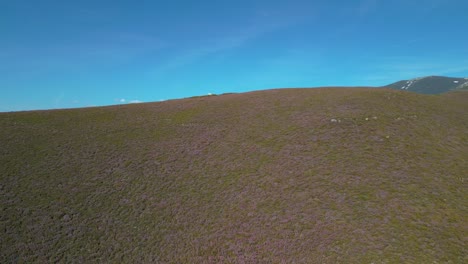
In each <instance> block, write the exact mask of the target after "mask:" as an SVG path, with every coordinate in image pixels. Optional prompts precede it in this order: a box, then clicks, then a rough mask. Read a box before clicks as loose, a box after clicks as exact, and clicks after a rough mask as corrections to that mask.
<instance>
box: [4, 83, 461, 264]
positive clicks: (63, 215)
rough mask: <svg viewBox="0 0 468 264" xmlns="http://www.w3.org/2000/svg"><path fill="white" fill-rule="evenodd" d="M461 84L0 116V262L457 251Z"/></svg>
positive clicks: (374, 256) (453, 259) (276, 93)
mask: <svg viewBox="0 0 468 264" xmlns="http://www.w3.org/2000/svg"><path fill="white" fill-rule="evenodd" d="M467 112H468V93H467V92H456V93H449V94H444V95H437V96H435V95H419V94H414V93H409V92H404V91H393V90H386V89H346V88H342V89H285V90H270V91H262V92H252V93H246V94H229V95H221V96H209V97H198V98H191V99H184V100H174V101H166V102H159V103H148V104H138V105H124V106H114V107H103V108H89V109H76V110H55V111H37V112H17V113H3V114H0V128H1V129H0V145H1V148H0V171H1V174H0V210H1V211H0V262H1V263H11V262H13V263H15V262H20V263H30V262H41V263H43V262H67V263H68V262H114V263H115V262H130V263H140V262H158V263H466V262H468V251H467V249H466V248H468V247H467V242H468V241H467V238H468V224H467V222H466V219H468V210H467V198H468V195H467V189H466V184H467V178H466V176H467V173H466V172H467V171H468V163H467V161H468V134H467V131H468V115H467V114H466V113H467Z"/></svg>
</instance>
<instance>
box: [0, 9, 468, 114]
mask: <svg viewBox="0 0 468 264" xmlns="http://www.w3.org/2000/svg"><path fill="white" fill-rule="evenodd" d="M467 27H468V1H466V0H425V1H422V0H421V1H419V0H394V1H386V0H355V1H354V0H348V1H345V0H343V1H337V0H335V1H333V0H328V1H296V0H289V1H274V0H269V1H255V0H251V1H244V0H236V1H232V0H231V1H223V0H217V1H214V0H213V1H212V0H210V1H178V0H172V1H158V0H153V1H142V0H140V1H136V0H134V1H130V0H120V1H119V0H112V1H110V0H108V1H107V0H105V1H104V0H80V1H66V0H56V1H52V0H41V1H36V0H14V1H13V0H11V1H10V0H0V92H1V93H0V111H17V110H32V109H52V108H72V107H86V106H100V105H111V104H119V103H130V102H140V101H143V102H151V101H160V100H166V99H173V98H182V97H189V96H194V95H205V94H208V93H215V94H221V93H226V92H245V91H251V90H259V89H268V88H280V87H316V86H335V85H336V86H360V85H365V86H377V85H384V84H388V83H391V82H394V81H397V80H400V79H409V78H414V77H419V76H426V75H445V76H453V77H468V34H466V32H467V31H466V30H467Z"/></svg>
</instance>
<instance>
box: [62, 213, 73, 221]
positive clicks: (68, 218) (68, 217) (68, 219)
mask: <svg viewBox="0 0 468 264" xmlns="http://www.w3.org/2000/svg"><path fill="white" fill-rule="evenodd" d="M70 219H71V217H70V216H69V215H68V214H64V215H63V216H62V220H63V221H65V222H68V221H70Z"/></svg>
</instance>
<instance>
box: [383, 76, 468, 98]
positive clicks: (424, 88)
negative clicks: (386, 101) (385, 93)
mask: <svg viewBox="0 0 468 264" xmlns="http://www.w3.org/2000/svg"><path fill="white" fill-rule="evenodd" d="M382 87H384V88H390V89H396V90H408V91H412V92H417V93H423V94H441V93H445V92H448V91H456V90H462V89H467V88H468V78H457V77H445V76H425V77H417V78H413V79H409V80H401V81H397V82H394V83H391V84H388V85H385V86H382Z"/></svg>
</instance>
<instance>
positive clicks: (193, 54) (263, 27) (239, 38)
mask: <svg viewBox="0 0 468 264" xmlns="http://www.w3.org/2000/svg"><path fill="white" fill-rule="evenodd" d="M261 16H263V15H261ZM302 19H304V16H301V15H298V16H297V17H295V18H294V19H289V20H288V19H284V20H278V19H276V21H275V20H269V21H266V22H263V23H261V24H259V25H251V26H250V27H247V28H244V29H242V30H239V31H237V33H233V34H231V35H227V36H225V37H223V38H219V39H217V40H213V41H212V42H211V43H210V44H206V43H205V45H204V47H198V48H195V49H191V50H189V51H186V52H182V54H181V55H179V56H176V57H173V58H171V59H170V60H168V61H167V62H166V63H163V64H161V65H158V66H156V67H155V68H153V69H151V70H150V74H151V75H153V76H163V75H164V74H165V73H167V72H168V71H172V70H175V69H177V68H180V67H183V66H186V65H189V64H192V63H195V62H197V61H199V60H201V59H203V58H205V57H208V56H212V55H216V54H219V53H222V52H227V51H230V50H234V49H237V48H240V47H242V46H245V45H247V44H248V43H249V42H251V41H253V40H254V39H256V38H259V37H261V36H263V35H266V34H268V33H271V32H275V31H278V30H280V29H283V28H286V27H289V26H291V25H293V24H296V23H299V22H300V21H302Z"/></svg>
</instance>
